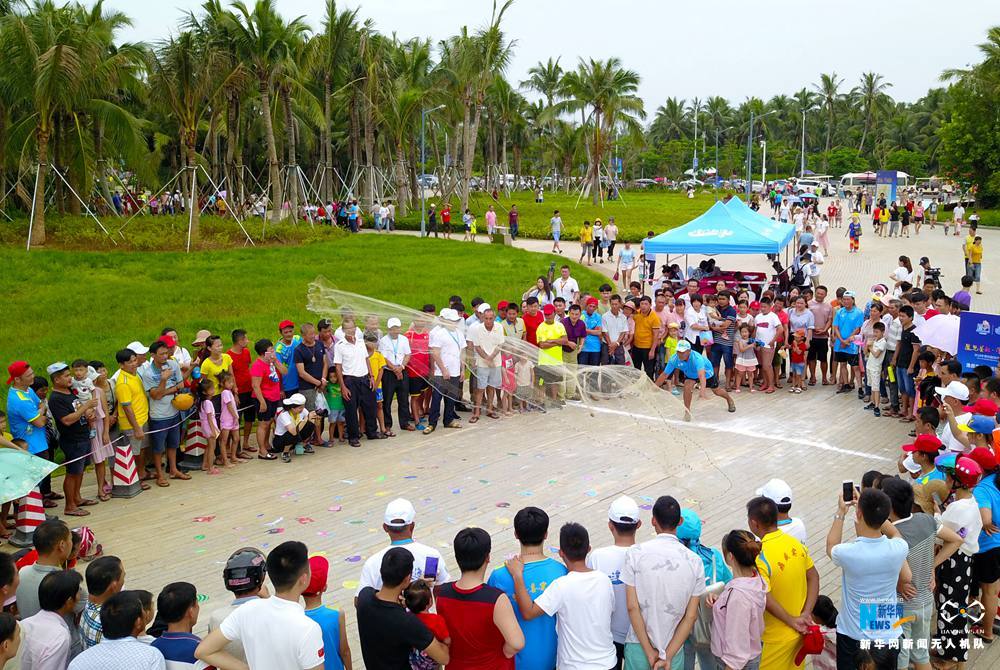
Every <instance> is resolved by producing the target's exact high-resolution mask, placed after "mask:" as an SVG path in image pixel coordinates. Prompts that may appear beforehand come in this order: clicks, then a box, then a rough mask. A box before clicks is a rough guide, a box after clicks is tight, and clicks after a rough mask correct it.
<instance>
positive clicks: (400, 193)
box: [395, 139, 409, 218]
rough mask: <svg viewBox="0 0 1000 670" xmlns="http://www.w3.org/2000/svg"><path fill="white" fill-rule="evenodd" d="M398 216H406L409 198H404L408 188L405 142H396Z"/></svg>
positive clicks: (400, 140)
mask: <svg viewBox="0 0 1000 670" xmlns="http://www.w3.org/2000/svg"><path fill="white" fill-rule="evenodd" d="M395 172H396V174H395V177H396V216H397V217H399V218H402V217H404V216H406V210H407V206H408V204H409V203H408V200H409V198H407V197H404V196H405V194H406V192H407V190H408V189H407V188H406V154H405V153H404V152H403V140H402V139H398V140H396V171H395Z"/></svg>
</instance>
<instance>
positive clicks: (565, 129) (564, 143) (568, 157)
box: [548, 121, 583, 192]
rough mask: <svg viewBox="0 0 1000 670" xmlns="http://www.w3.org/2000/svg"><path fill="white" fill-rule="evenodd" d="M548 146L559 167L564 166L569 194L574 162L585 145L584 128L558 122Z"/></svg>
mask: <svg viewBox="0 0 1000 670" xmlns="http://www.w3.org/2000/svg"><path fill="white" fill-rule="evenodd" d="M548 144H549V148H550V149H551V150H552V152H553V153H554V154H555V157H556V160H557V161H558V162H559V165H561V166H562V176H563V179H565V180H566V191H567V192H568V191H569V185H570V174H571V173H572V172H573V162H574V161H575V160H576V157H577V155H578V154H579V153H580V148H581V145H582V144H583V128H582V127H580V126H575V125H573V124H572V123H567V122H566V121H557V122H556V126H555V128H554V131H553V133H552V136H551V137H550V138H549V139H548Z"/></svg>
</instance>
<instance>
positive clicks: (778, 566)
mask: <svg viewBox="0 0 1000 670" xmlns="http://www.w3.org/2000/svg"><path fill="white" fill-rule="evenodd" d="M761 545H762V550H761V553H760V555H759V556H758V557H757V570H758V571H759V572H760V574H761V576H762V577H763V578H764V581H765V582H766V583H767V586H768V591H769V592H770V594H771V595H772V596H773V597H774V599H775V600H777V601H778V602H779V603H780V604H781V606H782V607H784V608H785V610H787V611H788V613H789V614H791V615H792V616H798V615H799V613H800V612H802V606H803V605H804V604H805V602H806V593H807V591H808V589H807V587H806V571H807V570H809V569H810V568H812V567H813V560H812V557H811V556H809V550H808V549H806V548H805V547H804V546H803V545H802V543H801V542H799V541H798V540H796V539H795V538H794V537H792V536H791V535H788V534H787V533H785V532H784V531H780V530H776V531H773V532H771V533H768V534H767V535H765V536H764V539H763V541H762V542H761ZM799 637H801V636H800V635H799V633H798V632H797V631H796V630H795V629H794V628H791V627H789V626H787V625H785V624H784V623H783V622H781V621H779V620H778V619H777V617H775V616H774V615H772V614H771V613H770V612H764V636H763V640H764V642H765V644H766V643H767V642H768V641H770V642H787V641H788V640H793V639H798V638H799Z"/></svg>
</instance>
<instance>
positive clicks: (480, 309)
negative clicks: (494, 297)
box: [476, 302, 493, 314]
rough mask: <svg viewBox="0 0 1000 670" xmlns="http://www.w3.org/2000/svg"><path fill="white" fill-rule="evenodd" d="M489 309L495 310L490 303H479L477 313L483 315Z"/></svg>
mask: <svg viewBox="0 0 1000 670" xmlns="http://www.w3.org/2000/svg"><path fill="white" fill-rule="evenodd" d="M488 309H493V308H492V307H490V303H488V302H481V303H479V307H477V308H476V311H477V312H479V313H480V314H482V313H483V312H485V311H486V310H488Z"/></svg>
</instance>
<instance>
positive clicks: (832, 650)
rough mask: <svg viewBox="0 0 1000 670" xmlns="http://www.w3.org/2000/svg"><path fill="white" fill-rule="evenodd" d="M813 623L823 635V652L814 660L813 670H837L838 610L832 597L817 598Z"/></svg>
mask: <svg viewBox="0 0 1000 670" xmlns="http://www.w3.org/2000/svg"><path fill="white" fill-rule="evenodd" d="M812 615H813V621H815V622H816V623H818V624H819V626H820V631H821V632H822V633H823V651H822V653H820V654H817V655H816V656H814V657H813V658H812V667H813V670H837V608H836V607H834V605H833V601H832V600H830V596H817V597H816V604H815V605H813V611H812Z"/></svg>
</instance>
